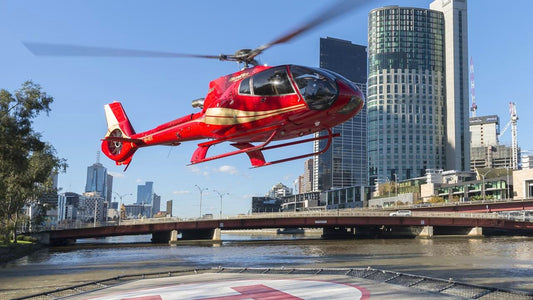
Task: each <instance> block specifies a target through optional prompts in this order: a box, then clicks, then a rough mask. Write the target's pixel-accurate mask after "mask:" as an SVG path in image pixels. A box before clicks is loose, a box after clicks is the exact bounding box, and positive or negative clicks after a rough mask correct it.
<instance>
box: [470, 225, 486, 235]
mask: <svg viewBox="0 0 533 300" xmlns="http://www.w3.org/2000/svg"><path fill="white" fill-rule="evenodd" d="M468 236H469V237H482V236H483V227H478V226H476V227H472V229H470V231H469V232H468Z"/></svg>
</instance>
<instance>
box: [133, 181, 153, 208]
mask: <svg viewBox="0 0 533 300" xmlns="http://www.w3.org/2000/svg"><path fill="white" fill-rule="evenodd" d="M153 194H154V183H153V182H151V181H146V182H145V184H139V185H138V186H137V204H152V196H153Z"/></svg>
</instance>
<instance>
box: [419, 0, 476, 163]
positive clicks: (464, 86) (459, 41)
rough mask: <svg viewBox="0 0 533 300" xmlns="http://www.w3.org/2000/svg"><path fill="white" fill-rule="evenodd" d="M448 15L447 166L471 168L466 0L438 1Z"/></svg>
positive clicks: (436, 4) (434, 6) (435, 5)
mask: <svg viewBox="0 0 533 300" xmlns="http://www.w3.org/2000/svg"><path fill="white" fill-rule="evenodd" d="M429 8H430V9H433V10H436V11H440V12H442V13H443V14H444V37H445V40H444V45H446V51H445V55H446V65H445V72H446V77H445V78H446V115H447V116H446V136H447V140H446V169H447V170H460V171H467V170H469V169H470V131H469V115H468V111H469V110H468V109H469V99H468V92H469V82H468V80H469V77H468V22H467V4H466V0H435V1H433V2H431V4H430V5H429Z"/></svg>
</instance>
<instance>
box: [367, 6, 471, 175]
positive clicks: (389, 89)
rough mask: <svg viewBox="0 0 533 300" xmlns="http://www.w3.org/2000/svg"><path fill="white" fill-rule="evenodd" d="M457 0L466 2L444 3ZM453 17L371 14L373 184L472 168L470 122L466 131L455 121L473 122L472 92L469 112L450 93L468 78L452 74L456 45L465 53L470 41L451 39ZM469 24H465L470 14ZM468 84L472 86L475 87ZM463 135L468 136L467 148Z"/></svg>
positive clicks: (404, 11) (410, 11)
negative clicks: (450, 65) (435, 171)
mask: <svg viewBox="0 0 533 300" xmlns="http://www.w3.org/2000/svg"><path fill="white" fill-rule="evenodd" d="M457 1H461V0H454V1H450V0H447V1H443V3H444V2H446V3H450V2H451V3H455V2H457ZM435 2H437V1H435ZM438 2H441V1H440V0H439V1H438ZM461 2H463V1H461ZM452 5H453V4H452ZM446 9H447V7H446ZM446 22H456V20H455V19H454V18H453V17H451V18H450V17H449V16H447V15H446V16H445V13H443V12H441V11H436V10H429V9H423V8H412V7H398V6H388V7H383V8H378V9H374V10H372V11H371V12H370V13H369V29H368V43H369V54H368V60H369V71H368V72H369V74H368V76H369V78H368V98H367V106H368V136H369V138H368V151H369V176H370V184H371V185H374V184H376V183H377V182H387V181H398V180H402V179H408V178H413V177H420V176H424V174H425V172H426V169H445V170H447V169H452V170H467V169H468V164H466V165H465V164H462V162H463V159H465V158H466V159H467V161H469V158H468V157H469V150H468V147H469V144H470V141H469V134H468V126H466V127H465V132H463V131H462V130H455V129H454V128H452V127H453V126H452V125H450V123H455V122H456V123H458V124H459V123H460V124H459V125H457V126H458V127H460V128H463V125H462V124H464V123H465V122H466V123H468V95H467V97H466V106H465V108H464V110H460V109H459V106H461V105H462V104H457V103H455V102H456V101H462V100H463V99H462V98H458V97H454V96H453V94H452V95H451V97H449V98H448V97H447V87H448V84H449V82H451V83H450V84H455V86H459V85H458V83H457V82H458V81H461V80H462V81H464V83H465V84H467V80H468V76H466V75H465V76H463V75H461V74H459V73H458V74H455V73H454V72H453V71H450V73H448V70H449V68H448V66H447V64H448V63H452V62H453V59H454V58H455V56H454V54H453V52H454V51H455V50H457V51H459V48H457V47H460V49H461V51H462V50H463V49H466V48H465V47H466V43H464V41H465V40H464V39H460V40H461V41H462V42H463V44H453V43H450V44H448V43H447V42H446V39H447V38H448V37H449V34H448V33H447V32H446V29H447V28H448V26H446V25H445V23H446ZM463 22H464V23H462V25H465V24H466V20H464V21H463ZM454 47H456V48H454ZM450 52H451V54H450ZM449 57H452V58H451V60H448V58H449ZM465 57H466V56H465ZM464 62H465V63H466V62H467V61H466V60H464ZM465 66H466V67H465V69H466V71H468V66H467V64H465ZM466 74H467V73H466ZM456 76H460V77H461V78H460V79H455V77H456ZM456 81H457V82H456ZM464 90H465V92H467V91H468V85H465V87H464ZM454 105H455V106H454ZM450 107H451V108H450ZM452 108H453V109H452ZM457 141H459V142H457ZM464 141H467V142H468V143H467V144H466V146H465V147H463V144H464V143H463V142H464ZM450 149H453V151H451V150H450ZM465 151H466V153H465ZM458 163H459V164H458Z"/></svg>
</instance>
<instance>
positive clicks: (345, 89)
mask: <svg viewBox="0 0 533 300" xmlns="http://www.w3.org/2000/svg"><path fill="white" fill-rule="evenodd" d="M361 2H363V1H361ZM352 7H354V2H353V1H352V2H349V1H344V5H339V4H337V5H335V6H333V7H332V8H331V9H329V10H327V11H324V12H322V13H321V14H320V16H318V17H316V18H314V19H312V20H311V21H310V22H307V23H306V24H304V26H301V27H299V28H297V29H296V30H294V31H292V32H290V33H289V34H286V35H284V36H282V37H281V38H278V39H277V40H274V41H273V42H271V43H269V44H266V45H263V46H260V47H258V48H256V49H244V50H239V51H237V52H236V53H235V54H234V55H216V56H211V55H190V54H176V53H166V52H153V51H136V50H125V49H109V48H98V47H84V46H72V45H53V44H44V43H27V42H26V43H24V44H25V46H26V47H27V48H28V49H29V50H30V51H31V52H33V53H34V54H36V55H72V56H95V55H97V56H136V57H139V56H164V57H197V58H215V59H219V60H223V61H235V62H238V63H241V64H243V65H244V68H243V69H242V70H240V71H239V72H236V73H233V74H229V75H226V76H222V77H220V78H218V79H215V80H213V81H211V82H210V83H209V91H208V93H207V95H206V97H205V98H201V99H196V100H193V101H192V106H193V107H195V108H199V109H201V111H199V112H197V113H191V114H188V115H186V116H183V117H181V118H178V119H176V120H173V121H170V122H168V123H164V124H162V125H159V126H157V127H155V128H153V129H150V130H148V131H144V132H139V133H137V132H136V131H135V130H134V129H133V126H132V125H131V123H130V120H129V118H128V116H127V115H126V112H125V111H124V108H123V107H122V104H121V103H120V102H113V103H110V104H107V105H105V106H104V109H105V116H106V120H107V125H108V130H107V133H106V134H105V137H104V138H103V139H102V145H101V148H102V151H103V152H104V154H105V155H106V156H108V157H109V158H110V159H112V160H114V161H115V162H116V164H117V165H126V169H127V167H128V166H129V164H130V163H131V160H132V157H133V154H134V153H135V151H137V149H139V148H142V147H148V146H154V145H167V146H177V145H179V144H181V143H182V142H187V141H195V140H205V139H207V140H208V141H206V142H202V143H199V144H198V148H197V149H196V150H195V151H194V153H193V155H192V158H191V164H197V163H201V162H206V161H210V160H214V159H218V158H222V157H227V156H231V155H236V154H240V153H246V154H247V155H248V157H249V158H250V162H251V164H252V166H253V167H262V166H267V165H271V164H276V163H281V162H286V161H290V160H295V159H300V158H304V157H308V156H312V155H317V154H321V153H324V152H325V151H327V149H328V148H329V146H330V144H331V140H332V138H333V137H335V136H338V134H333V133H332V130H331V128H332V127H334V126H337V125H339V124H341V123H343V122H345V121H347V120H349V119H351V118H352V117H354V116H355V115H356V114H357V113H358V112H359V111H360V110H361V109H362V108H363V106H364V96H363V93H362V92H361V90H360V89H359V88H358V87H357V86H356V85H355V84H353V83H352V82H350V81H349V80H348V79H346V78H344V77H342V76H341V75H339V74H336V73H334V72H332V71H329V70H325V69H320V68H310V67H304V66H298V65H281V66H274V67H270V66H263V65H259V64H258V63H257V61H256V59H255V58H256V57H257V56H258V55H259V54H261V53H262V52H263V51H264V50H266V49H268V48H270V47H272V46H274V45H276V44H281V43H285V42H287V41H289V40H290V39H292V38H294V37H295V36H297V35H299V34H301V33H303V32H305V31H307V30H309V29H311V28H313V27H316V26H318V25H320V24H322V23H324V22H326V21H328V20H330V19H332V18H334V17H337V16H338V15H340V14H341V13H345V12H346V11H348V9H347V8H352ZM319 131H326V132H327V134H326V135H322V136H319V135H314V136H313V137H311V138H307V139H297V138H300V137H302V136H305V135H309V134H313V133H316V132H319ZM290 139H297V140H295V141H285V140H290ZM318 139H327V140H328V143H327V145H326V146H325V147H324V148H323V149H321V150H319V151H315V152H312V153H308V154H304V155H299V156H295V157H288V158H285V159H281V160H276V161H266V160H265V158H264V155H263V151H265V150H269V149H274V148H281V147H286V146H291V145H295V144H300V143H306V142H311V141H314V140H318ZM280 140H284V142H283V143H280V144H275V145H271V142H274V141H280ZM223 142H231V145H232V146H234V147H235V148H237V149H236V150H235V151H231V152H227V153H223V154H218V155H214V156H207V152H208V150H209V148H210V147H211V146H213V145H216V144H219V143H223Z"/></svg>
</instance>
